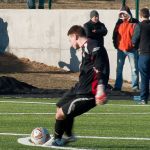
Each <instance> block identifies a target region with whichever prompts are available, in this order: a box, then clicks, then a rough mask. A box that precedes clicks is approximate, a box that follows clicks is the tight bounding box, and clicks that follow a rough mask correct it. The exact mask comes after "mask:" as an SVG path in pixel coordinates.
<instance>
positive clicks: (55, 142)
mask: <svg viewBox="0 0 150 150" xmlns="http://www.w3.org/2000/svg"><path fill="white" fill-rule="evenodd" d="M64 145H65V142H64V140H63V139H54V136H52V137H51V138H50V140H48V141H47V142H46V143H44V144H43V146H64Z"/></svg>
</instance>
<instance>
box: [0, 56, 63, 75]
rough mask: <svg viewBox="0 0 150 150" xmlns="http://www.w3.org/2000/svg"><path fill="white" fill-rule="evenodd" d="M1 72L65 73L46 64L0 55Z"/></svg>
mask: <svg viewBox="0 0 150 150" xmlns="http://www.w3.org/2000/svg"><path fill="white" fill-rule="evenodd" d="M0 66H1V67H0V72H2V73H10V72H65V70H63V69H61V68H57V67H54V66H48V65H46V64H44V63H39V62H35V61H30V60H29V59H27V58H21V59H19V58H18V57H16V56H15V55H13V54H10V53H4V54H0Z"/></svg>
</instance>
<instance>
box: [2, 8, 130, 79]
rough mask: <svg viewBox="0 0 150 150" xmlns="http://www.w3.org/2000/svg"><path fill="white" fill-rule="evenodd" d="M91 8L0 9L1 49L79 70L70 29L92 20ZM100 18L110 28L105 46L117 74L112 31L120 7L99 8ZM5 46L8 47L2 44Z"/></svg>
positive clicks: (127, 76)
mask: <svg viewBox="0 0 150 150" xmlns="http://www.w3.org/2000/svg"><path fill="white" fill-rule="evenodd" d="M90 11H91V10H69V9H67V10H22V9H20V10H3V9H1V10H0V18H1V23H0V25H1V26H5V27H4V29H2V27H0V30H3V32H2V33H3V34H1V33H0V38H1V39H2V38H3V37H4V39H6V40H4V41H3V43H5V44H1V43H0V49H1V48H2V47H5V50H6V51H8V52H10V53H13V54H14V55H16V56H18V57H20V58H21V57H26V58H29V59H30V60H32V61H37V62H42V63H45V64H47V65H52V66H58V67H59V66H62V67H64V68H65V69H70V70H73V71H77V70H78V64H79V61H80V59H81V57H80V56H81V52H80V51H77V52H75V51H73V50H72V51H70V44H69V40H68V37H67V31H68V29H69V28H70V27H71V26H72V25H75V24H77V25H83V24H84V23H85V22H87V21H88V20H89V13H90ZM98 12H99V14H100V20H101V22H103V23H104V24H105V25H106V27H107V29H108V34H107V36H106V37H105V47H106V49H107V51H108V54H109V58H110V66H111V70H110V77H111V78H113V79H115V75H116V50H115V49H114V47H113V44H112V33H113V29H114V26H115V23H116V21H117V17H118V10H98ZM2 45H5V46H2ZM3 49H4V48H3ZM129 68H130V67H129V63H128V61H126V64H125V67H124V79H126V80H128V81H130V69H129Z"/></svg>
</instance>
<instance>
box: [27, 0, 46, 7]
mask: <svg viewBox="0 0 150 150" xmlns="http://www.w3.org/2000/svg"><path fill="white" fill-rule="evenodd" d="M44 2H45V0H39V6H38V8H39V9H43V8H44ZM27 4H28V8H29V9H35V8H36V3H35V0H27Z"/></svg>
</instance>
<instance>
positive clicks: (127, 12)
mask: <svg viewBox="0 0 150 150" xmlns="http://www.w3.org/2000/svg"><path fill="white" fill-rule="evenodd" d="M121 13H124V14H126V15H128V16H129V17H130V18H132V13H131V11H130V8H129V7H128V6H122V8H121V9H120V12H119V15H120V14H121ZM120 19H121V18H120Z"/></svg>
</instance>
